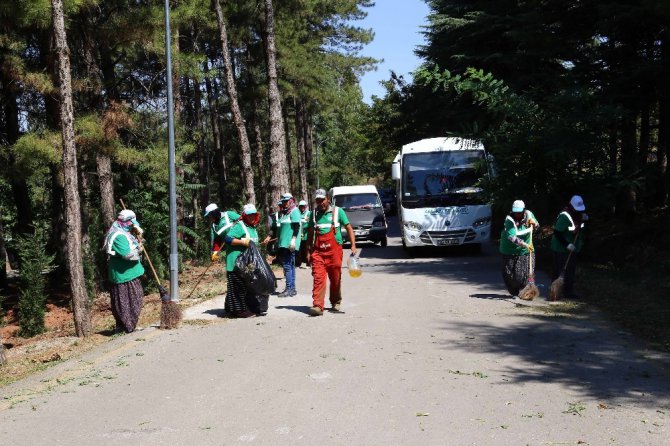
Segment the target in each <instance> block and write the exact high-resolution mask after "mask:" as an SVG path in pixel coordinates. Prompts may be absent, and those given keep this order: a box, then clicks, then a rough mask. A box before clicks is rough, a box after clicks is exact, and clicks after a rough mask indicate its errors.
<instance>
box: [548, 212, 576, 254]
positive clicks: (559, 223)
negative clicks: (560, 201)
mask: <svg viewBox="0 0 670 446" xmlns="http://www.w3.org/2000/svg"><path fill="white" fill-rule="evenodd" d="M581 226H582V227H584V223H582V224H581ZM577 229H578V228H577V226H576V225H575V223H574V222H573V221H572V217H571V216H570V214H568V213H567V212H566V211H563V212H561V213H560V214H558V218H557V219H556V223H555V224H554V235H553V236H552V237H551V250H552V251H555V252H568V249H567V248H566V247H565V246H563V243H561V242H560V241H559V240H558V237H556V233H557V232H560V233H561V234H562V235H563V238H564V239H565V240H566V241H567V242H568V243H573V244H574V245H575V248H576V249H575V251H576V252H579V251H581V250H582V246H583V245H584V234H583V231H577ZM575 234H578V235H577V240H575Z"/></svg>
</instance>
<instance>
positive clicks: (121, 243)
mask: <svg viewBox="0 0 670 446" xmlns="http://www.w3.org/2000/svg"><path fill="white" fill-rule="evenodd" d="M112 237H114V240H113V242H112V246H111V247H110V248H109V249H108V251H107V254H108V255H109V268H108V273H109V274H108V277H109V280H110V281H111V282H112V283H114V284H119V283H126V282H130V281H131V280H133V279H136V278H138V277H140V276H141V275H142V274H144V267H143V266H142V262H141V261H139V260H128V259H124V257H125V256H128V255H129V254H130V253H131V252H132V251H134V250H139V245H138V244H137V243H136V242H134V241H132V238H131V237H130V236H128V235H126V234H125V233H124V232H122V231H117V232H116V233H115V234H114V235H112Z"/></svg>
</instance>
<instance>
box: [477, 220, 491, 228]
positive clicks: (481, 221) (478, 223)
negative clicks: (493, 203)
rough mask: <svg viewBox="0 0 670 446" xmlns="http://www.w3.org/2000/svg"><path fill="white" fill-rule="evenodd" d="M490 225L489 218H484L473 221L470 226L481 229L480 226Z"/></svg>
mask: <svg viewBox="0 0 670 446" xmlns="http://www.w3.org/2000/svg"><path fill="white" fill-rule="evenodd" d="M490 224H491V217H484V218H479V219H477V220H475V222H474V223H473V224H472V226H473V227H474V228H481V227H482V226H486V225H490Z"/></svg>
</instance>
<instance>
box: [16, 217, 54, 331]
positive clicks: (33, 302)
mask: <svg viewBox="0 0 670 446" xmlns="http://www.w3.org/2000/svg"><path fill="white" fill-rule="evenodd" d="M45 242H46V240H45V235H44V232H43V231H42V230H36V231H35V234H34V236H30V237H19V238H17V239H16V241H15V247H16V250H17V252H18V256H19V259H20V261H21V267H20V270H19V304H18V310H19V325H20V331H19V336H22V337H32V336H35V335H38V334H40V333H43V332H44V329H45V327H44V312H45V306H46V284H47V280H46V274H47V273H48V270H49V268H50V267H51V265H52V262H53V259H54V256H52V255H49V254H47V253H46V252H44V246H45V244H46V243H45Z"/></svg>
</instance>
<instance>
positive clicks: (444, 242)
mask: <svg viewBox="0 0 670 446" xmlns="http://www.w3.org/2000/svg"><path fill="white" fill-rule="evenodd" d="M458 244H459V243H458V240H457V239H451V238H448V239H443V240H437V245H438V246H446V245H458Z"/></svg>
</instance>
